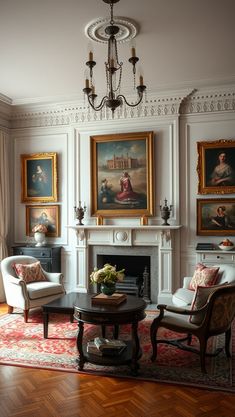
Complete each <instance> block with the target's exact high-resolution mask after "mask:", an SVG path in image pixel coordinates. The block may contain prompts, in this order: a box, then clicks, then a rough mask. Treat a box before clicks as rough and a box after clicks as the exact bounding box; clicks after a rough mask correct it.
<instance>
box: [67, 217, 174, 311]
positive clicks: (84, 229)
mask: <svg viewBox="0 0 235 417" xmlns="http://www.w3.org/2000/svg"><path fill="white" fill-rule="evenodd" d="M67 227H68V228H69V229H72V230H74V231H75V232H76V237H77V242H76V245H75V248H74V249H75V257H76V271H75V273H76V276H77V281H76V289H77V291H80V292H81V291H82V292H86V291H87V289H88V284H89V274H90V272H91V271H89V246H91V245H102V246H113V247H117V246H118V247H121V246H122V247H129V248H130V247H137V246H145V247H147V246H151V247H154V246H155V247H156V250H158V277H156V279H158V294H157V296H155V300H153V301H154V302H158V303H169V302H170V300H171V295H172V289H173V270H174V274H177V269H179V265H178V266H177V258H179V257H178V256H177V253H178V249H177V248H179V244H178V243H179V236H177V235H178V234H177V233H176V232H177V231H178V230H179V229H180V228H181V227H182V226H181V225H173V226H171V225H170V226H158V225H146V226H120V225H118V226H117V225H100V226H96V225H77V226H72V225H71V226H67ZM176 240H177V244H176Z"/></svg>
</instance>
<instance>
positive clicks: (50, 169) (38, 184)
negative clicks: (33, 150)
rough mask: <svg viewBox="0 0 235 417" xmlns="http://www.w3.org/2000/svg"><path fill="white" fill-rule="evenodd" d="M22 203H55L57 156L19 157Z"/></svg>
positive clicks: (45, 154) (51, 153)
mask: <svg viewBox="0 0 235 417" xmlns="http://www.w3.org/2000/svg"><path fill="white" fill-rule="evenodd" d="M21 180H22V190H21V191H22V198H21V201H22V202H28V201H32V202H51V201H57V154H56V153H55V152H49V153H48V152H47V153H38V154H30V155H21Z"/></svg>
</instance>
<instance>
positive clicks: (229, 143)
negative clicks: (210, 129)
mask: <svg viewBox="0 0 235 417" xmlns="http://www.w3.org/2000/svg"><path fill="white" fill-rule="evenodd" d="M197 150H198V164H197V173H198V194H233V193H235V140H226V139H219V140H214V141H202V142H197Z"/></svg>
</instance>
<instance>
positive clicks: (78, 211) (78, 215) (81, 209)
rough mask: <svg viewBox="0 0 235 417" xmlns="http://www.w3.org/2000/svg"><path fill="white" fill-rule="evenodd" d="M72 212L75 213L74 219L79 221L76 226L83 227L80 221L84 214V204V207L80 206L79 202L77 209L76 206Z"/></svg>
mask: <svg viewBox="0 0 235 417" xmlns="http://www.w3.org/2000/svg"><path fill="white" fill-rule="evenodd" d="M74 211H75V213H76V219H78V220H79V223H78V224H77V225H79V226H80V225H83V223H82V219H83V218H84V213H85V212H86V205H85V203H84V207H82V206H81V201H79V205H78V207H76V205H75V206H74Z"/></svg>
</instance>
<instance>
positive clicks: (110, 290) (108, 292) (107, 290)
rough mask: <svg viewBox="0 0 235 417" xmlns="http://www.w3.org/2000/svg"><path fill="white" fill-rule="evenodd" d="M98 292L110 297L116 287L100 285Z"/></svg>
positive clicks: (113, 285)
mask: <svg viewBox="0 0 235 417" xmlns="http://www.w3.org/2000/svg"><path fill="white" fill-rule="evenodd" d="M100 290H101V292H102V293H103V294H105V295H112V294H113V293H114V292H115V290H116V285H115V283H114V284H104V283H102V284H101V286H100Z"/></svg>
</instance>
